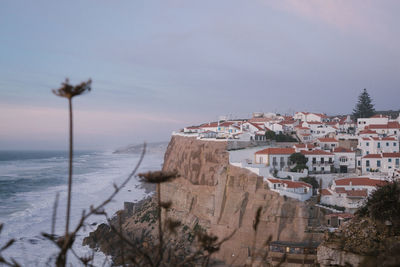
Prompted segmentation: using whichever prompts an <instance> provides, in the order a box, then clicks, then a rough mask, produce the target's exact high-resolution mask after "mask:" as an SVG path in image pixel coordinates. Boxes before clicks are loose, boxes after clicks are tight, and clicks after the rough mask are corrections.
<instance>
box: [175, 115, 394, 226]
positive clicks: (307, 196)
mask: <svg viewBox="0 0 400 267" xmlns="http://www.w3.org/2000/svg"><path fill="white" fill-rule="evenodd" d="M173 135H180V136H186V137H193V138H197V139H201V140H207V141H215V142H227V143H228V150H229V156H230V164H231V165H234V166H238V167H241V168H245V169H248V170H250V171H251V172H254V173H255V174H257V175H259V176H262V177H263V178H264V181H266V182H267V183H268V186H269V188H270V190H272V191H275V192H278V193H279V194H280V195H282V196H286V197H289V198H294V199H297V200H299V201H310V200H311V199H313V200H314V201H315V205H317V206H318V207H321V208H324V209H326V210H327V211H328V215H326V226H327V227H330V228H331V229H335V228H337V227H339V226H340V225H341V223H343V222H344V221H346V220H349V219H351V218H352V217H353V216H354V215H353V214H354V212H355V211H356V210H357V209H358V208H360V207H361V206H362V205H363V203H364V202H365V201H366V199H367V198H368V196H369V195H370V194H371V193H372V192H373V191H374V190H375V189H376V188H377V187H379V186H382V185H384V184H386V183H387V182H389V181H393V180H396V179H399V178H400V152H399V140H400V115H399V116H398V117H397V118H390V117H389V116H386V115H381V114H377V115H374V116H372V117H370V118H359V119H357V121H353V120H352V119H351V117H350V116H349V115H347V116H327V115H325V114H321V113H312V112H296V113H295V114H294V115H293V116H283V115H279V114H274V113H253V116H252V117H251V118H248V119H227V118H221V119H220V120H218V121H215V122H208V123H203V124H201V125H196V126H188V127H185V128H184V129H182V130H180V131H179V132H174V133H173Z"/></svg>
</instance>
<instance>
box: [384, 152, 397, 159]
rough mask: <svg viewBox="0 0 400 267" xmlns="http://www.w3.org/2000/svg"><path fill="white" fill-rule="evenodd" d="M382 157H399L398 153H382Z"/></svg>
mask: <svg viewBox="0 0 400 267" xmlns="http://www.w3.org/2000/svg"><path fill="white" fill-rule="evenodd" d="M382 156H383V157H384V158H400V153H399V152H397V153H382Z"/></svg>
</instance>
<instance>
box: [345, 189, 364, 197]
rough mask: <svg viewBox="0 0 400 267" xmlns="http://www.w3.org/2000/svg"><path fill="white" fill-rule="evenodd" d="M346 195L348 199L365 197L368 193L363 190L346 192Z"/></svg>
mask: <svg viewBox="0 0 400 267" xmlns="http://www.w3.org/2000/svg"><path fill="white" fill-rule="evenodd" d="M346 195H347V196H348V197H367V196H368V191H367V189H363V190H346Z"/></svg>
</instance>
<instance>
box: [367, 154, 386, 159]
mask: <svg viewBox="0 0 400 267" xmlns="http://www.w3.org/2000/svg"><path fill="white" fill-rule="evenodd" d="M362 158H363V159H380V158H382V155H381V154H368V155H365V156H364V157H362Z"/></svg>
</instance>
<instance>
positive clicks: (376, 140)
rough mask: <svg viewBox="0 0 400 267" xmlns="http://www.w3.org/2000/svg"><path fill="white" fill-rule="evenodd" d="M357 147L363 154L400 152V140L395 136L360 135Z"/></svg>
mask: <svg viewBox="0 0 400 267" xmlns="http://www.w3.org/2000/svg"><path fill="white" fill-rule="evenodd" d="M357 148H358V149H360V150H361V155H362V156H365V155H368V154H378V153H382V152H385V153H392V152H393V153H396V152H399V141H398V140H397V139H396V138H394V137H360V138H359V140H358V145H357Z"/></svg>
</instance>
